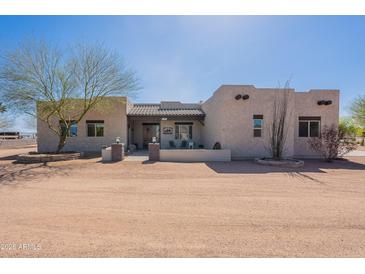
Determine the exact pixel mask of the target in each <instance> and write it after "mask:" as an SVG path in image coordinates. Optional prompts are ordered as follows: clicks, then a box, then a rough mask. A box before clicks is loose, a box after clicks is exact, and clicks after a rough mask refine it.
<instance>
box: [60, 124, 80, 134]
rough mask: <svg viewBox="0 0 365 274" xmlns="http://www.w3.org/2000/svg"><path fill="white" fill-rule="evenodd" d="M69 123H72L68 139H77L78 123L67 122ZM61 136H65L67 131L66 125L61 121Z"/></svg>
mask: <svg viewBox="0 0 365 274" xmlns="http://www.w3.org/2000/svg"><path fill="white" fill-rule="evenodd" d="M67 123H71V125H70V129H69V131H68V133H67V135H66V136H67V137H77V123H76V122H75V121H67ZM60 128H61V134H62V135H63V134H64V132H65V131H66V125H65V124H64V123H63V122H62V121H60Z"/></svg>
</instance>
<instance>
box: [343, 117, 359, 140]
mask: <svg viewBox="0 0 365 274" xmlns="http://www.w3.org/2000/svg"><path fill="white" fill-rule="evenodd" d="M338 127H339V130H340V131H341V132H342V134H343V135H344V136H345V137H355V136H357V133H358V131H359V129H360V127H359V126H358V125H357V124H356V123H355V122H354V120H353V119H352V118H351V117H341V118H340V123H339V125H338Z"/></svg>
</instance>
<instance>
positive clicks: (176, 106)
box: [128, 101, 205, 117]
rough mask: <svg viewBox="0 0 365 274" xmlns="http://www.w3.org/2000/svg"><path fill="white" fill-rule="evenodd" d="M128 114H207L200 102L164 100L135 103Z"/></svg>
mask: <svg viewBox="0 0 365 274" xmlns="http://www.w3.org/2000/svg"><path fill="white" fill-rule="evenodd" d="M128 116H155V117H156V116H161V117H162V116H166V117H168V116H202V117H203V116H205V113H204V112H203V110H202V109H201V105H200V104H184V103H181V102H178V101H162V102H161V103H160V104H133V106H131V108H130V109H129V111H128Z"/></svg>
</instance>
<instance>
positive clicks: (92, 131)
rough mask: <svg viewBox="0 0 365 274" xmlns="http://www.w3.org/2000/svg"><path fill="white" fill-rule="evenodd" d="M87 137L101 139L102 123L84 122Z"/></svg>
mask: <svg viewBox="0 0 365 274" xmlns="http://www.w3.org/2000/svg"><path fill="white" fill-rule="evenodd" d="M86 125H87V137H103V136H104V121H86Z"/></svg>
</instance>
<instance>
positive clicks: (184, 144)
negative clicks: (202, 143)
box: [181, 140, 188, 148]
mask: <svg viewBox="0 0 365 274" xmlns="http://www.w3.org/2000/svg"><path fill="white" fill-rule="evenodd" d="M187 146H188V142H187V141H186V140H182V141H181V148H186V147H187Z"/></svg>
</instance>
